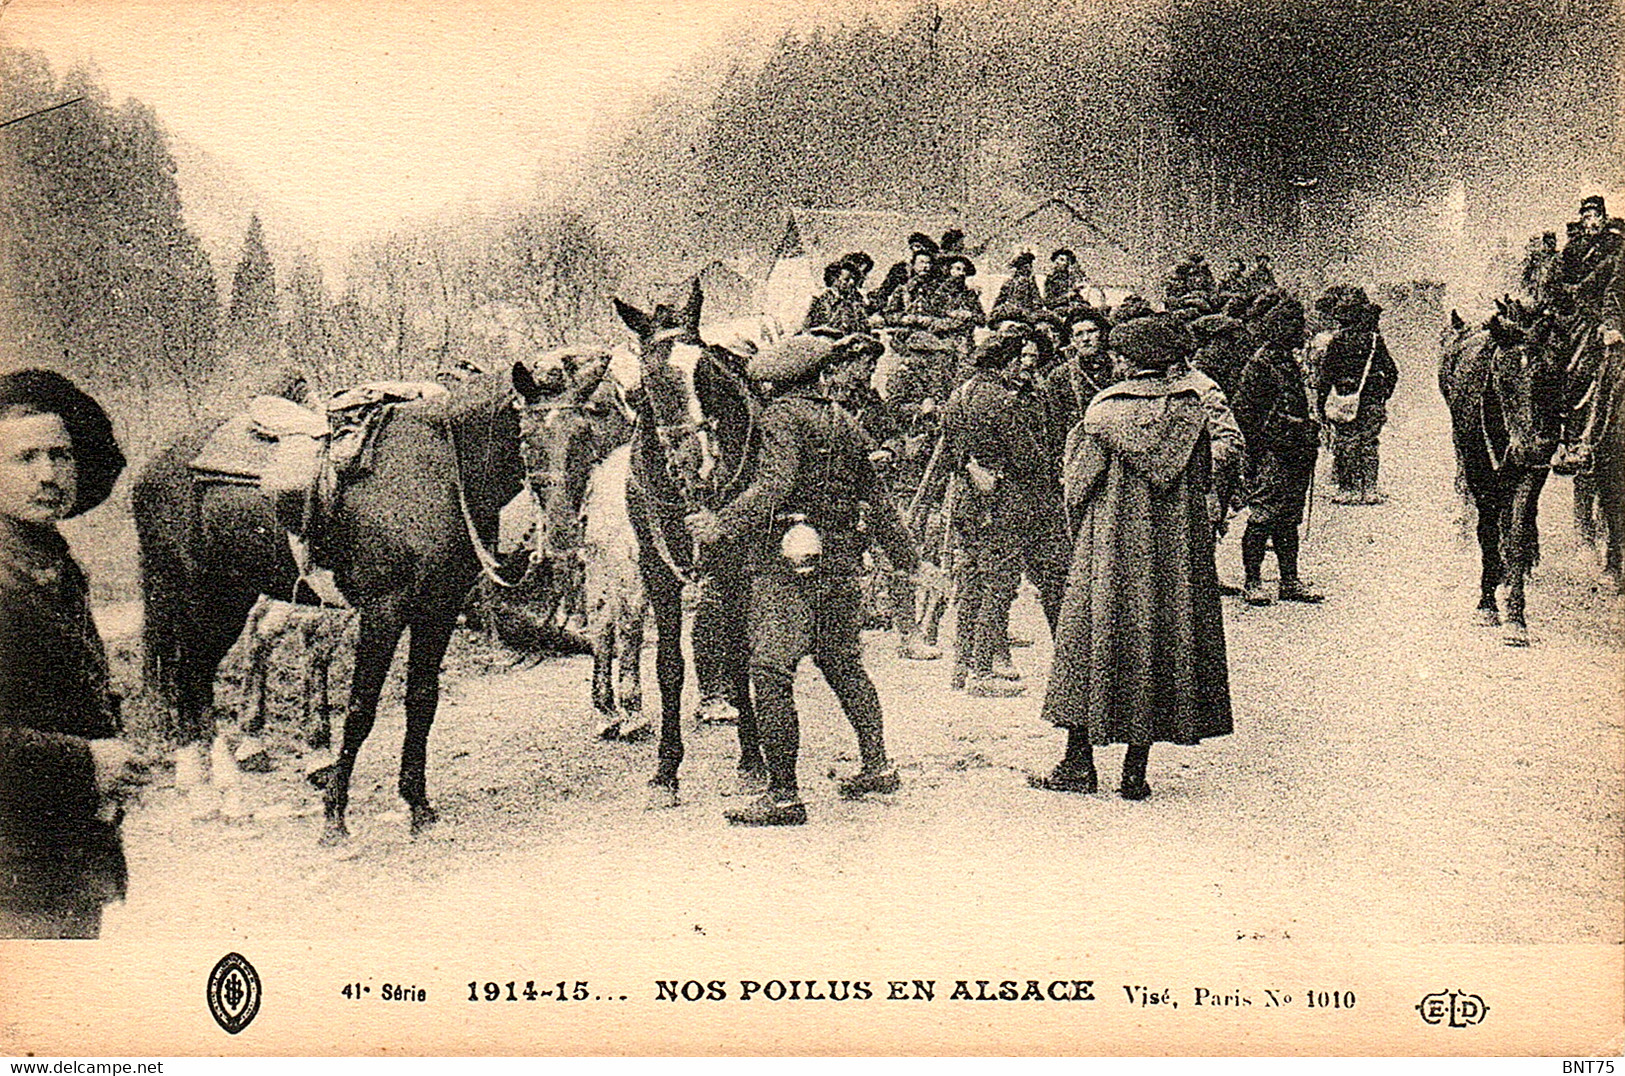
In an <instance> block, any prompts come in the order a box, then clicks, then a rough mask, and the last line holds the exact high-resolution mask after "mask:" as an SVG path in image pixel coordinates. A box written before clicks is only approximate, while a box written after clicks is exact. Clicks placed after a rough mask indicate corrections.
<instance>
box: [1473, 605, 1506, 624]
mask: <svg viewBox="0 0 1625 1076" xmlns="http://www.w3.org/2000/svg"><path fill="white" fill-rule="evenodd" d="M1473 620H1474V622H1475V623H1476V624H1478V626H1479V627H1481V628H1499V627H1500V626H1501V614H1500V613H1498V612H1496V611H1495V610H1494V609H1474V610H1473Z"/></svg>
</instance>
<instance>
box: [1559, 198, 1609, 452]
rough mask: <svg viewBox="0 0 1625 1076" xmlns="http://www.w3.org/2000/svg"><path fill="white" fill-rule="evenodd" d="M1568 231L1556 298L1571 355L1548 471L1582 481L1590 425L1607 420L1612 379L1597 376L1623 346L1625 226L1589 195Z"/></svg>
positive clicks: (1593, 431) (1592, 432) (1591, 434)
mask: <svg viewBox="0 0 1625 1076" xmlns="http://www.w3.org/2000/svg"><path fill="white" fill-rule="evenodd" d="M1568 230H1569V240H1568V242H1567V243H1566V244H1564V247H1563V253H1562V256H1561V259H1560V262H1559V268H1558V281H1557V287H1556V292H1557V295H1558V303H1557V308H1558V312H1559V313H1560V314H1562V315H1563V316H1564V317H1565V318H1566V320H1567V321H1568V327H1569V339H1570V340H1571V341H1572V342H1573V347H1574V350H1573V353H1572V358H1571V359H1570V360H1569V363H1568V370H1567V375H1566V377H1565V378H1564V388H1563V396H1564V400H1563V409H1562V415H1561V419H1562V429H1561V433H1560V437H1561V444H1560V445H1559V447H1558V450H1557V452H1556V454H1555V455H1554V456H1553V457H1552V470H1553V472H1555V473H1557V474H1581V475H1584V474H1589V473H1590V472H1591V469H1592V463H1593V459H1594V456H1595V446H1594V444H1593V442H1594V440H1595V438H1596V434H1597V432H1598V431H1597V425H1598V423H1597V421H1594V419H1595V418H1596V416H1602V415H1606V414H1608V408H1609V406H1610V403H1611V401H1610V400H1608V399H1606V395H1607V393H1608V391H1609V390H1610V388H1611V387H1612V386H1611V384H1610V382H1611V381H1612V379H1611V378H1599V376H1598V375H1599V374H1600V373H1601V372H1602V370H1603V367H1604V364H1605V363H1606V362H1607V361H1608V359H1609V356H1610V354H1615V355H1617V354H1618V351H1619V346H1620V344H1621V343H1622V342H1625V221H1620V220H1617V219H1612V218H1610V217H1609V216H1608V207H1607V204H1606V203H1605V202H1604V201H1603V199H1602V196H1601V195H1597V194H1593V195H1590V196H1589V197H1587V198H1585V199H1584V200H1582V201H1581V202H1580V219H1579V220H1578V221H1576V222H1572V223H1570V224H1569V229H1568ZM1616 361H1617V360H1616Z"/></svg>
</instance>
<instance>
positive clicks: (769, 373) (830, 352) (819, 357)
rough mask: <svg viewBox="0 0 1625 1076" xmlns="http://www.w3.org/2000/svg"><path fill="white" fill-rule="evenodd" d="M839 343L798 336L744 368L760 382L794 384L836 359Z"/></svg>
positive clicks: (764, 352)
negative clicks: (837, 344)
mask: <svg viewBox="0 0 1625 1076" xmlns="http://www.w3.org/2000/svg"><path fill="white" fill-rule="evenodd" d="M835 350H836V341H834V340H831V339H830V338H829V337H827V336H815V335H813V334H812V333H797V334H796V335H795V336H787V337H785V338H784V339H783V340H780V341H779V342H778V343H777V344H774V345H772V346H771V347H768V348H766V349H765V350H763V351H762V352H760V353H759V354H757V355H756V356H755V357H754V358H752V359H751V360H750V364H749V365H748V366H746V367H745V373H746V375H747V376H749V377H751V378H753V379H754V380H757V381H776V382H780V383H783V384H792V383H794V382H797V381H801V380H804V379H805V378H808V377H811V376H812V375H813V374H816V373H817V372H818V371H819V370H821V369H823V368H824V365H825V364H826V363H828V362H829V360H830V359H831V358H833V357H834V356H835Z"/></svg>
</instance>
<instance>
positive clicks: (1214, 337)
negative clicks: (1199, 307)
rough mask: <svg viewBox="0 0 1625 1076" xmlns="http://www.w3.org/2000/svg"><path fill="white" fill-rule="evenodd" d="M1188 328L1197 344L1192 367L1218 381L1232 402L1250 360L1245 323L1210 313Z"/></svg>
mask: <svg viewBox="0 0 1625 1076" xmlns="http://www.w3.org/2000/svg"><path fill="white" fill-rule="evenodd" d="M1187 327H1188V328H1189V329H1190V333H1191V336H1192V337H1193V338H1194V339H1195V341H1196V355H1195V356H1194V357H1193V358H1192V360H1191V365H1192V366H1194V367H1196V368H1197V369H1199V370H1201V371H1202V372H1203V373H1205V374H1207V375H1208V376H1209V377H1211V378H1212V379H1213V380H1214V381H1216V382H1218V385H1219V388H1220V389H1222V390H1223V392H1224V394H1225V397H1226V398H1227V399H1228V398H1229V397H1230V396H1232V395H1233V394H1234V393H1235V391H1236V382H1237V381H1239V380H1240V378H1241V367H1242V364H1243V363H1245V362H1246V361H1247V350H1246V345H1245V343H1244V341H1243V340H1242V328H1243V326H1242V323H1241V320H1240V319H1239V318H1233V317H1230V316H1229V315H1227V314H1208V315H1206V316H1205V317H1200V318H1197V319H1196V320H1195V321H1193V322H1191V323H1190V325H1189V326H1187Z"/></svg>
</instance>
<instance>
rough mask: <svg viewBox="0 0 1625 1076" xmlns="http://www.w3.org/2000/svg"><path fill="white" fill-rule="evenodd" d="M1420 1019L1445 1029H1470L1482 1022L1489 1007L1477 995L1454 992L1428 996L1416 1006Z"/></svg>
mask: <svg viewBox="0 0 1625 1076" xmlns="http://www.w3.org/2000/svg"><path fill="white" fill-rule="evenodd" d="M1416 1011H1417V1012H1419V1013H1421V1014H1422V1019H1423V1020H1425V1021H1427V1022H1428V1023H1430V1024H1444V1025H1445V1026H1446V1027H1472V1026H1473V1025H1474V1024H1481V1023H1483V1022H1484V1016H1485V1014H1486V1013H1488V1012H1489V1011H1490V1007H1489V1006H1488V1005H1486V1004H1484V999H1483V998H1481V997H1479V996H1478V995H1477V994H1461V993H1457V992H1456V991H1454V990H1447V991H1443V992H1441V993H1438V994H1429V995H1427V996H1426V997H1424V998H1423V999H1422V1000H1421V1001H1420V1002H1419V1003H1418V1004H1417V1006H1416Z"/></svg>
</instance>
